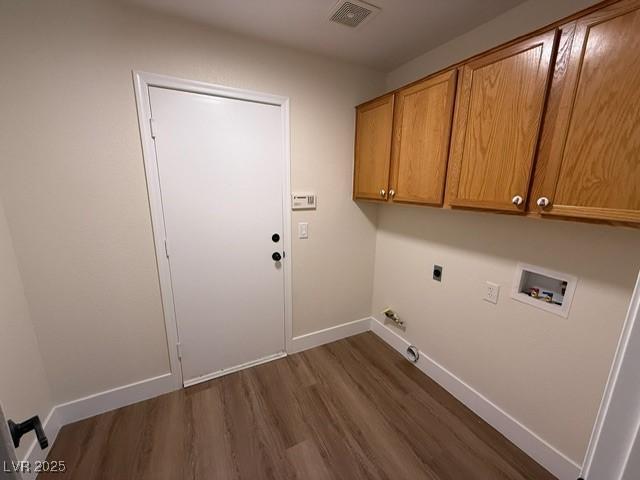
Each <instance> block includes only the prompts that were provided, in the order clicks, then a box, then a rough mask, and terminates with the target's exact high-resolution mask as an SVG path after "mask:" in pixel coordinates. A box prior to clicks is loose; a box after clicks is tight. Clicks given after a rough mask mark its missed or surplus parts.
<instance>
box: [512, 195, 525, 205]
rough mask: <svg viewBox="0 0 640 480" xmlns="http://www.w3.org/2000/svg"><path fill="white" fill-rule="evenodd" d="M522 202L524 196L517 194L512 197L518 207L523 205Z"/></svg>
mask: <svg viewBox="0 0 640 480" xmlns="http://www.w3.org/2000/svg"><path fill="white" fill-rule="evenodd" d="M522 202H524V198H522V197H521V196H520V195H516V196H515V197H513V198H512V199H511V203H513V204H514V205H515V206H516V207H519V206H520V205H522Z"/></svg>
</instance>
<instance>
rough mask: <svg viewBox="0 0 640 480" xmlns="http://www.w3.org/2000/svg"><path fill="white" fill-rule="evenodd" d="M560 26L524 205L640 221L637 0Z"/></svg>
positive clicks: (546, 211)
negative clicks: (529, 193) (529, 194)
mask: <svg viewBox="0 0 640 480" xmlns="http://www.w3.org/2000/svg"><path fill="white" fill-rule="evenodd" d="M562 31H563V34H562V38H561V42H560V52H559V55H558V59H557V61H556V74H555V76H554V79H553V83H552V85H551V91H550V97H549V110H548V114H547V115H546V118H545V124H544V130H543V135H542V139H541V144H540V153H539V156H538V164H537V166H536V174H535V178H534V183H533V190H532V198H531V205H530V208H531V209H532V210H540V211H541V212H542V213H543V214H549V215H562V216H571V217H583V218H596V219H605V220H614V221H625V222H640V1H638V0H625V1H621V2H618V3H615V4H613V5H610V6H608V7H605V8H604V9H602V10H599V11H596V12H595V13H591V14H589V15H587V16H585V17H583V18H580V19H579V20H577V21H576V22H574V23H571V24H569V25H567V26H566V27H563V29H562ZM538 199H542V201H541V202H540V203H542V204H543V205H544V203H548V205H547V206H545V207H544V208H540V207H538V205H537V200H538ZM545 200H547V202H545Z"/></svg>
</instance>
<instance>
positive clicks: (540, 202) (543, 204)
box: [536, 197, 551, 208]
mask: <svg viewBox="0 0 640 480" xmlns="http://www.w3.org/2000/svg"><path fill="white" fill-rule="evenodd" d="M536 203H537V204H538V206H539V207H540V208H544V207H548V206H549V205H551V202H550V201H549V199H548V198H547V197H540V198H539V199H538V200H537V201H536Z"/></svg>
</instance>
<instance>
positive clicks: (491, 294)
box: [484, 282, 500, 303]
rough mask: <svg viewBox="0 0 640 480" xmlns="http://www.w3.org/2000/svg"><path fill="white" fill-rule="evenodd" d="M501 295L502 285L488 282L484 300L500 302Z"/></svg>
mask: <svg viewBox="0 0 640 480" xmlns="http://www.w3.org/2000/svg"><path fill="white" fill-rule="evenodd" d="M499 295H500V285H498V284H497V283H493V282H487V285H486V290H485V293H484V300H485V301H487V302H490V303H498V296H499Z"/></svg>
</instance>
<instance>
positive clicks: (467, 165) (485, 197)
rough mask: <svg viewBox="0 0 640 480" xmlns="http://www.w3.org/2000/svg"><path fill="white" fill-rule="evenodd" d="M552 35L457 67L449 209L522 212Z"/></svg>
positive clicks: (543, 98) (542, 36)
mask: <svg viewBox="0 0 640 480" xmlns="http://www.w3.org/2000/svg"><path fill="white" fill-rule="evenodd" d="M555 36H556V32H555V31H551V32H548V33H545V34H542V35H540V36H537V37H534V38H530V39H528V40H524V41H522V42H520V43H518V44H515V45H512V46H510V47H506V48H504V49H501V50H498V51H496V52H493V53H490V54H488V55H486V56H484V57H481V58H479V59H477V60H473V61H471V62H470V63H468V64H466V65H464V66H463V67H462V72H461V75H462V78H461V85H460V92H459V96H458V105H457V107H456V115H455V120H454V133H453V145H452V152H451V159H450V164H449V175H448V201H449V203H450V204H451V205H452V206H460V207H476V208H486V209H493V210H505V211H513V212H517V211H522V210H524V205H525V202H526V198H527V193H528V190H529V180H530V178H531V171H532V167H533V159H534V154H535V150H536V144H537V139H538V132H539V128H540V122H541V118H542V113H543V109H544V103H545V97H546V89H547V81H548V77H549V70H550V65H551V58H552V52H553V49H554V43H555Z"/></svg>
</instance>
